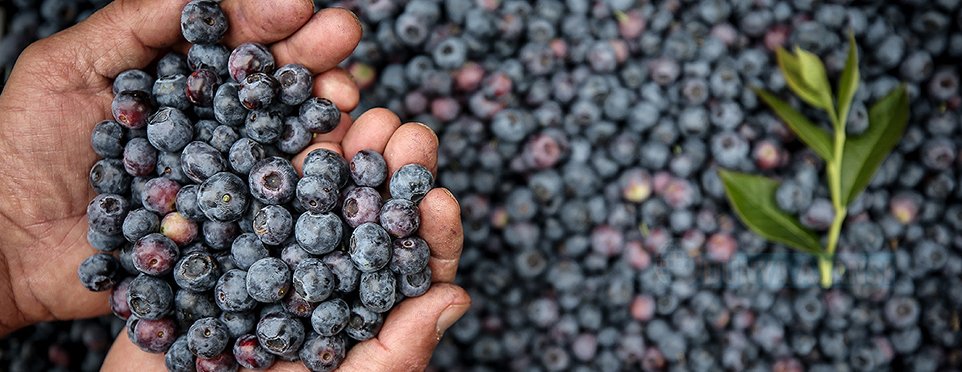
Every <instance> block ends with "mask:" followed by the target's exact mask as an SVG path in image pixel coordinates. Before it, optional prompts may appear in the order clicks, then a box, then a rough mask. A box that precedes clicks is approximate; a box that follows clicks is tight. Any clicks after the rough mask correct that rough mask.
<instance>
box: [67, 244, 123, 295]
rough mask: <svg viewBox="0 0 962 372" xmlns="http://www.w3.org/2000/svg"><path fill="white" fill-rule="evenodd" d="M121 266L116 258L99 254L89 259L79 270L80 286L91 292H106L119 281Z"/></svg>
mask: <svg viewBox="0 0 962 372" xmlns="http://www.w3.org/2000/svg"><path fill="white" fill-rule="evenodd" d="M119 273H120V264H119V263H118V262H117V259H115V258H114V256H111V255H109V254H106V253H97V254H95V255H93V256H90V257H87V259H85V260H83V262H81V263H80V267H78V268H77V275H78V276H79V277H80V284H82V285H83V286H84V288H87V289H89V290H91V291H95V292H100V291H106V290H108V289H111V288H113V287H114V284H116V283H117V281H118V280H119Z"/></svg>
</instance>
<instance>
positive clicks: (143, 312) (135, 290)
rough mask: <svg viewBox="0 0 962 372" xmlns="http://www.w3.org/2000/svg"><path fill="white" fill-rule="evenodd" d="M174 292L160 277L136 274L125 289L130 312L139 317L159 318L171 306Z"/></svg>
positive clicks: (167, 311)
mask: <svg viewBox="0 0 962 372" xmlns="http://www.w3.org/2000/svg"><path fill="white" fill-rule="evenodd" d="M173 301H174V292H173V290H171V289H170V285H169V284H167V282H166V281H164V280H163V279H161V278H157V277H153V276H149V275H145V274H141V275H138V276H137V277H136V278H134V280H133V281H132V282H130V288H129V289H128V290H127V305H128V306H130V312H131V314H133V315H134V316H136V317H138V318H141V319H160V318H161V317H163V316H164V315H166V314H167V313H169V312H170V310H172V308H173V306H172V305H173Z"/></svg>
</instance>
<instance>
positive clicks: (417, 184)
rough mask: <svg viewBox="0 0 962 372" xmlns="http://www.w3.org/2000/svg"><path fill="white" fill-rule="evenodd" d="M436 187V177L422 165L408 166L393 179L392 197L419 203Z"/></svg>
mask: <svg viewBox="0 0 962 372" xmlns="http://www.w3.org/2000/svg"><path fill="white" fill-rule="evenodd" d="M432 187H434V176H433V175H432V174H431V171H429V170H428V169H427V168H425V167H424V166H423V165H420V164H408V165H405V166H403V167H401V168H400V169H398V170H397V171H396V172H394V175H393V176H392V177H391V187H390V189H391V197H392V198H395V199H407V200H410V201H413V202H418V201H420V200H421V198H423V197H424V195H427V193H428V191H431V188H432Z"/></svg>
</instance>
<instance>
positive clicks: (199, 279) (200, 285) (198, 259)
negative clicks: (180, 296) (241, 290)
mask: <svg viewBox="0 0 962 372" xmlns="http://www.w3.org/2000/svg"><path fill="white" fill-rule="evenodd" d="M220 276H221V270H220V266H219V265H218V263H217V261H216V260H215V259H214V257H213V256H211V255H210V254H209V253H206V252H193V253H190V254H187V255H185V256H184V257H183V258H181V259H180V261H178V262H177V265H176V266H175V267H174V281H175V282H177V285H178V286H180V287H181V288H184V289H188V290H191V291H197V292H202V291H209V290H211V289H213V288H214V286H215V285H216V284H217V280H218V279H220Z"/></svg>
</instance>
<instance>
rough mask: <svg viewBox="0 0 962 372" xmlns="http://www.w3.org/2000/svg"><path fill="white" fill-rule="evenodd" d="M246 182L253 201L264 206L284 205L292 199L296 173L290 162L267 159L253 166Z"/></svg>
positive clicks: (274, 158)
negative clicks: (257, 201) (248, 184)
mask: <svg viewBox="0 0 962 372" xmlns="http://www.w3.org/2000/svg"><path fill="white" fill-rule="evenodd" d="M248 180H249V183H250V193H251V195H252V196H254V199H257V200H259V201H260V202H262V203H265V204H286V203H288V202H290V201H291V200H292V199H293V198H294V192H295V189H296V187H297V172H296V171H295V170H294V166H293V165H292V164H291V162H290V161H288V160H286V159H283V158H279V157H269V158H266V159H264V160H261V161H259V162H257V163H255V164H254V166H253V167H252V168H251V171H250V175H249V177H248Z"/></svg>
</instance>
